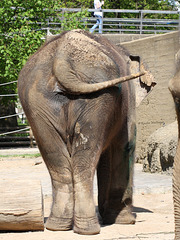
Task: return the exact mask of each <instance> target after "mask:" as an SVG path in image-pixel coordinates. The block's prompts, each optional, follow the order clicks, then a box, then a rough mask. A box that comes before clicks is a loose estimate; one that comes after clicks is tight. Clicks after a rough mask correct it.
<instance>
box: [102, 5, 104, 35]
mask: <svg viewBox="0 0 180 240" xmlns="http://www.w3.org/2000/svg"><path fill="white" fill-rule="evenodd" d="M103 17H104V12H103V9H102V33H103Z"/></svg>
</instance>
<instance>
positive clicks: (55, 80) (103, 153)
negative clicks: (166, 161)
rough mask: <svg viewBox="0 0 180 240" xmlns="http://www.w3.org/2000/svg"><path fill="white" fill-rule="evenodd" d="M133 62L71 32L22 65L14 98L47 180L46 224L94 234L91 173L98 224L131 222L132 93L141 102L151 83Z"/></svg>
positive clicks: (103, 42) (97, 39)
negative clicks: (50, 196)
mask: <svg viewBox="0 0 180 240" xmlns="http://www.w3.org/2000/svg"><path fill="white" fill-rule="evenodd" d="M139 59H140V58H139V57H137V56H134V57H133V56H132V57H131V56H130V54H129V53H128V51H127V50H126V49H124V48H122V47H117V46H115V45H114V44H112V43H111V42H110V41H108V40H107V39H106V38H105V37H102V36H96V35H93V34H91V33H89V32H86V31H84V30H79V29H76V30H71V31H66V32H63V33H61V34H59V35H57V36H54V37H53V38H52V39H50V40H49V41H47V42H45V44H44V45H43V46H42V47H41V48H40V49H39V50H38V51H37V52H36V53H35V54H34V55H32V56H31V57H30V58H29V60H28V61H27V63H26V64H25V66H24V67H23V68H22V70H21V72H20V74H19V78H18V93H19V98H20V101H21V104H22V107H23V109H24V112H25V114H26V117H27V119H28V122H29V124H30V126H31V128H32V131H33V134H34V137H35V139H36V142H37V145H38V147H39V150H40V152H41V155H42V157H43V159H44V162H45V164H46V166H47V168H48V171H49V173H50V177H51V182H52V191H53V203H52V208H51V213H50V216H49V218H48V220H47V222H46V228H47V229H49V230H52V231H63V230H70V229H73V230H74V232H75V233H78V234H86V235H91V234H98V233H99V232H100V224H99V220H98V217H97V214H96V211H95V204H94V198H93V179H94V174H95V171H96V170H97V179H98V208H99V214H100V216H101V219H102V223H103V224H112V223H118V224H119V223H121V224H134V223H135V216H134V215H133V214H132V185H133V184H132V181H133V164H134V151H135V141H136V122H135V109H136V92H137V93H138V92H141V94H138V96H139V98H137V99H139V102H140V101H141V100H142V95H143V96H145V95H147V93H149V92H150V91H151V89H152V88H153V87H154V84H153V80H152V78H151V77H150V74H149V72H148V71H145V70H144V69H145V68H144V65H143V64H140V67H139V69H138V72H137V71H136V73H132V71H131V69H132V67H131V66H132V65H131V63H132V62H138V61H140V60H139ZM138 66H139V62H138ZM148 76H149V77H148ZM133 79H134V80H133ZM141 89H142V91H141Z"/></svg>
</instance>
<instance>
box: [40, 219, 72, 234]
mask: <svg viewBox="0 0 180 240" xmlns="http://www.w3.org/2000/svg"><path fill="white" fill-rule="evenodd" d="M45 226H46V228H47V229H48V230H51V231H67V230H71V229H72V219H71V218H57V217H52V216H50V217H49V218H48V220H47V222H46V225H45Z"/></svg>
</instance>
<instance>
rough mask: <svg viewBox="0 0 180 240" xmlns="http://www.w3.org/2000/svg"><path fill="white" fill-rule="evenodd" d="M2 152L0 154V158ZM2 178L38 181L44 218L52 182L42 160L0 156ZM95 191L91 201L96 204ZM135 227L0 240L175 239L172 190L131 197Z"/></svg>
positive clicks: (4, 235) (9, 235)
mask: <svg viewBox="0 0 180 240" xmlns="http://www.w3.org/2000/svg"><path fill="white" fill-rule="evenodd" d="M1 154H2V152H1V151H0V155H1ZM0 176H1V179H27V178H28V179H39V180H40V181H41V184H42V188H43V198H44V217H45V219H46V218H47V217H48V215H49V212H50V207H51V199H52V196H51V183H50V178H49V174H48V172H47V169H46V167H45V164H44V162H43V160H42V158H41V157H38V158H29V157H26V158H22V157H13V156H12V157H8V158H5V157H0ZM96 196H97V189H96V186H95V187H94V198H95V203H96V205H97V197H96ZM134 214H135V215H136V224H135V225H116V224H113V225H110V226H101V233H100V234H98V235H94V236H83V235H78V234H75V233H73V231H65V232H52V231H48V230H46V229H45V230H44V231H42V232H18V233H16V232H1V233H0V240H34V239H38V240H50V239H51V240H52V239H53V240H60V239H61V240H69V239H72V240H81V239H83V240H84V239H85V240H118V239H127V240H128V239H129V240H130V239H135V240H140V239H141V240H143V239H152V240H153V239H154V240H156V239H162V240H166V239H167V240H172V239H174V217H173V203H172V193H171V191H167V192H166V191H165V193H154V192H153V193H149V194H146V193H144V192H142V191H141V193H136V194H134Z"/></svg>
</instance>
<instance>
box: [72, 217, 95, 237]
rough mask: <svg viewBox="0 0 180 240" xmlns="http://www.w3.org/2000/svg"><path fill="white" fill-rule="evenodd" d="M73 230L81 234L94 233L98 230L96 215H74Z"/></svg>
mask: <svg viewBox="0 0 180 240" xmlns="http://www.w3.org/2000/svg"><path fill="white" fill-rule="evenodd" d="M74 232H75V233H78V234H82V235H94V234H98V233H99V232H100V225H99V222H98V220H97V217H92V218H81V217H77V216H76V217H75V221H74Z"/></svg>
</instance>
